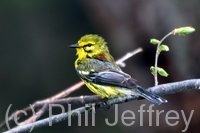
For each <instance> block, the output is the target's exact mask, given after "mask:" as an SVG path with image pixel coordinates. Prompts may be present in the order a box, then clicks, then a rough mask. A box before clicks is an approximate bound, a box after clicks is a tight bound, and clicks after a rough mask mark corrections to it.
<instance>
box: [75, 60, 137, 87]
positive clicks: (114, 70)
mask: <svg viewBox="0 0 200 133" xmlns="http://www.w3.org/2000/svg"><path fill="white" fill-rule="evenodd" d="M86 70H87V71H86ZM88 70H90V71H88ZM77 73H78V75H79V76H80V77H81V78H82V79H84V80H87V81H89V82H93V83H96V84H100V85H109V86H120V87H126V88H133V87H135V86H136V84H135V81H136V80H134V79H133V78H131V76H130V75H128V74H126V73H124V72H122V71H121V69H120V68H119V67H118V66H116V65H115V64H114V65H113V64H111V63H110V62H107V61H100V60H96V59H88V60H86V61H85V62H84V61H82V62H79V65H78V68H77Z"/></svg>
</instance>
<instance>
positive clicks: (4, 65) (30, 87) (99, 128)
mask: <svg viewBox="0 0 200 133" xmlns="http://www.w3.org/2000/svg"><path fill="white" fill-rule="evenodd" d="M199 5H200V1H198V0H193V1H182V0H176V1H173V0H168V1H165V0H149V1H146V0H134V1H133V0H123V1H122V0H57V1H56V0H48V1H47V0H32V1H31V0H18V1H16V0H15V1H14V0H1V1H0V61H1V63H0V92H1V93H0V107H1V110H0V121H4V118H5V112H6V110H7V108H8V106H9V105H10V104H12V107H11V112H12V111H14V110H17V109H21V108H24V107H26V106H28V105H29V104H31V103H33V102H35V101H38V100H41V99H45V98H47V97H50V96H52V95H54V94H56V93H58V92H60V91H62V90H63V89H65V88H67V87H69V86H71V85H73V84H75V83H76V82H78V81H79V78H78V76H77V75H76V72H75V70H74V60H75V59H76V56H75V50H74V49H69V48H68V45H69V44H73V43H76V42H77V41H78V39H80V37H81V36H83V35H85V34H90V33H93V34H99V35H101V36H103V37H104V38H105V39H106V41H107V42H108V46H109V48H110V51H111V53H112V55H113V56H114V58H115V59H118V58H120V57H121V56H123V55H124V54H126V53H127V52H129V51H132V50H134V49H136V48H138V47H142V48H143V50H144V51H143V53H140V54H138V55H136V56H134V57H133V58H131V59H129V60H127V62H126V63H127V66H126V67H125V68H123V70H124V71H125V72H127V73H129V74H130V75H132V76H133V77H134V78H136V79H137V80H138V84H140V85H141V86H143V87H145V88H147V87H150V86H153V85H154V81H153V76H152V75H151V74H150V71H149V67H150V66H151V65H153V64H154V55H155V49H156V46H153V45H151V44H149V40H150V38H158V39H161V38H162V37H163V36H164V35H166V34H167V33H168V32H170V31H171V30H173V29H174V28H177V27H181V26H193V27H195V29H196V32H195V33H193V34H191V35H187V36H171V37H169V38H168V39H167V40H166V41H165V42H164V43H165V44H167V45H168V46H169V47H170V52H166V53H162V54H161V56H160V58H159V66H160V67H163V68H165V69H166V70H167V71H168V73H169V77H168V78H161V77H159V83H160V84H162V83H168V82H174V81H181V80H186V79H191V78H198V77H199V76H200V71H199V68H200V55H199V51H200V37H199V35H200V29H199V28H200V27H199V23H200V10H199ZM91 94H92V93H91V92H90V91H89V90H88V89H87V88H86V87H82V88H81V89H80V90H79V91H77V92H75V93H73V94H72V95H71V96H80V95H91ZM199 96H200V92H198V91H189V92H182V93H178V94H174V95H169V96H164V98H166V99H168V101H169V102H168V103H167V104H164V105H161V106H154V107H153V109H154V110H164V111H165V113H163V114H161V115H160V123H159V124H160V125H159V126H156V122H155V120H154V121H153V123H152V126H149V120H148V119H149V115H148V113H145V116H144V125H143V126H139V124H140V121H139V120H140V117H139V113H138V109H139V108H140V105H141V104H146V106H145V109H148V106H149V105H150V103H149V102H148V101H146V100H141V101H132V102H128V103H125V104H121V105H119V119H120V118H121V115H122V113H123V112H124V111H126V110H132V111H134V112H135V114H136V119H135V123H134V125H133V126H125V125H123V123H122V122H121V121H119V122H118V123H117V125H116V126H107V125H106V124H105V119H106V118H108V119H109V122H114V111H115V110H114V107H112V108H111V109H109V110H108V111H103V110H102V111H97V113H96V115H95V125H96V126H94V127H93V126H91V125H92V124H91V116H90V117H89V126H84V116H83V117H82V126H77V124H78V122H77V118H73V121H72V126H68V123H67V121H64V122H62V123H59V124H55V125H53V126H52V127H44V128H41V129H37V130H34V131H33V132H34V133H41V132H52V133H53V132H60V133H62V132H63V133H64V132H68V133H72V132H88V133H93V132H96V133H102V132H104V133H110V132H117V133H122V132H123V133H125V132H127V133H128V132H136V133H144V132H148V133H158V132H162V133H168V132H181V130H183V129H184V128H185V124H184V120H183V117H182V115H181V110H184V112H185V114H186V118H187V120H188V117H189V115H190V112H191V110H194V114H193V116H192V118H191V122H190V125H189V127H188V130H187V132H193V133H195V132H199V131H200V129H199V123H200V122H199V119H200V113H199V112H200V105H199V102H200V98H199ZM167 110H176V111H178V112H179V114H180V119H179V123H178V125H176V126H169V125H167V124H166V122H165V121H164V117H165V115H166V112H167ZM11 112H10V113H11ZM58 113H59V110H58ZM47 114H48V113H47ZM153 118H155V113H154V115H153ZM130 122H131V121H127V123H130ZM170 122H171V123H175V122H176V120H174V121H173V120H172V121H170Z"/></svg>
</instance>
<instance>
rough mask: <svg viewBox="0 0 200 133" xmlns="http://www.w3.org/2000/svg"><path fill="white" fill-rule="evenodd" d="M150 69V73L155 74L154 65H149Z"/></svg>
mask: <svg viewBox="0 0 200 133" xmlns="http://www.w3.org/2000/svg"><path fill="white" fill-rule="evenodd" d="M150 71H151V73H152V74H153V75H154V74H156V69H155V67H154V66H151V67H150Z"/></svg>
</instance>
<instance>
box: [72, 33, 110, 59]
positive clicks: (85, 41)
mask: <svg viewBox="0 0 200 133" xmlns="http://www.w3.org/2000/svg"><path fill="white" fill-rule="evenodd" d="M69 47H70V48H76V51H77V55H78V58H79V59H84V58H87V57H89V58H95V57H97V56H100V55H105V54H109V50H108V47H107V45H106V42H105V41H104V39H103V38H102V37H100V36H98V35H93V34H89V35H85V36H83V37H81V39H80V40H79V41H78V43H77V44H72V45H69Z"/></svg>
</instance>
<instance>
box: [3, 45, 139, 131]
mask: <svg viewBox="0 0 200 133" xmlns="http://www.w3.org/2000/svg"><path fill="white" fill-rule="evenodd" d="M142 51H143V50H142V48H137V49H136V50H133V51H131V52H128V53H127V54H126V55H124V56H123V57H122V58H120V59H118V60H117V61H116V64H118V65H119V66H121V67H125V65H126V64H125V62H124V61H126V60H127V59H129V58H130V57H132V56H134V55H136V54H138V53H140V52H142ZM83 85H84V83H83V82H82V81H80V82H78V83H76V84H75V85H73V86H71V87H69V88H67V89H65V90H64V91H62V92H60V93H58V94H56V95H54V96H52V97H50V98H46V99H44V100H40V101H37V102H35V103H33V104H32V107H33V108H40V109H39V110H38V111H37V112H36V115H35V116H31V117H30V118H28V119H27V120H25V122H23V123H26V124H28V123H32V122H35V121H36V120H38V119H39V118H40V117H41V116H42V115H43V114H44V113H45V112H46V111H48V108H47V107H48V105H49V104H53V103H59V102H60V103H59V104H63V103H68V104H72V103H83V104H85V103H88V102H90V103H91V102H93V100H96V102H97V101H100V100H101V98H100V97H95V98H94V97H90V99H86V100H84V101H80V100H83V99H82V98H83V97H78V99H77V98H67V99H63V98H64V97H67V96H68V95H70V94H71V93H73V92H74V91H77V90H78V89H80V87H81V86H83ZM89 100H90V101H89ZM84 102H85V103H84ZM94 102H95V101H94ZM22 110H23V111H25V112H30V111H32V108H31V107H30V106H28V107H26V108H24V109H22ZM16 112H17V111H15V112H13V113H12V114H11V115H10V116H9V118H8V120H7V123H8V124H10V123H12V122H14V117H15V114H16ZM23 115H24V114H23V112H20V113H18V115H17V117H18V119H19V118H20V117H22V116H23ZM7 123H6V121H4V122H3V123H1V124H0V130H1V129H3V128H5V127H6V124H7Z"/></svg>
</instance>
